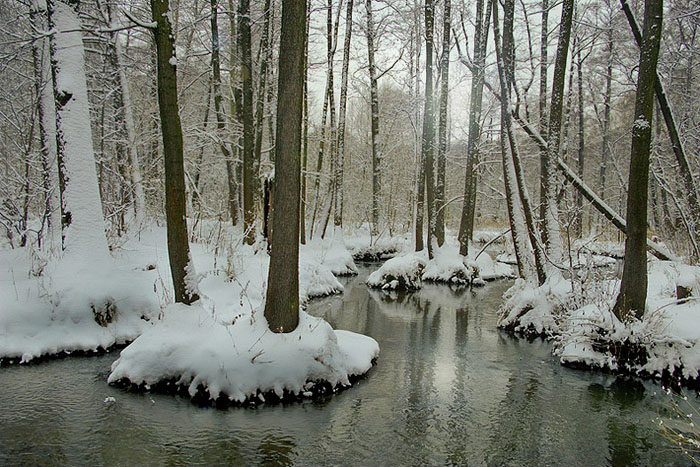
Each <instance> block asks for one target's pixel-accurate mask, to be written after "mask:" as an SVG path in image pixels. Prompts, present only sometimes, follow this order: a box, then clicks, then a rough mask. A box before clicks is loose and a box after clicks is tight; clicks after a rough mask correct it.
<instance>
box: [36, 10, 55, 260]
mask: <svg viewBox="0 0 700 467" xmlns="http://www.w3.org/2000/svg"><path fill="white" fill-rule="evenodd" d="M29 18H30V21H31V23H32V26H33V27H34V28H35V29H36V30H37V31H43V30H46V29H48V25H47V23H46V18H47V13H46V0H33V2H32V4H31V9H30V11H29ZM32 59H33V65H34V87H35V91H36V95H37V97H38V99H39V106H38V107H39V109H38V110H39V115H38V117H39V140H40V143H41V170H42V182H43V186H42V188H43V191H44V217H45V219H46V224H47V229H46V232H47V233H46V235H45V237H44V238H45V239H48V246H49V250H52V251H58V250H60V248H61V201H60V197H59V190H58V165H57V155H56V104H55V102H54V93H53V82H52V81H51V57H50V50H49V39H48V38H42V39H38V40H35V41H34V42H32Z"/></svg>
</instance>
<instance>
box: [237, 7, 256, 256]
mask: <svg viewBox="0 0 700 467" xmlns="http://www.w3.org/2000/svg"><path fill="white" fill-rule="evenodd" d="M238 52H239V54H240V57H241V61H240V65H241V88H242V96H241V97H242V109H241V110H242V118H243V231H244V235H245V236H244V239H243V240H244V242H245V243H246V244H248V245H252V244H253V243H254V242H255V204H256V199H257V186H258V183H257V180H258V174H257V173H256V172H255V162H254V154H253V145H254V143H255V127H254V126H253V63H252V57H251V49H250V0H239V2H238Z"/></svg>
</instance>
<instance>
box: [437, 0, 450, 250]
mask: <svg viewBox="0 0 700 467" xmlns="http://www.w3.org/2000/svg"><path fill="white" fill-rule="evenodd" d="M443 7H444V13H443V27H442V54H441V56H440V80H441V81H440V104H439V109H438V112H439V121H438V150H437V177H436V184H435V239H436V240H437V244H438V246H442V244H443V243H445V206H444V203H445V189H446V187H445V162H446V158H447V103H448V99H449V89H450V87H449V77H450V28H451V26H450V14H451V12H452V5H451V2H450V0H444V5H443Z"/></svg>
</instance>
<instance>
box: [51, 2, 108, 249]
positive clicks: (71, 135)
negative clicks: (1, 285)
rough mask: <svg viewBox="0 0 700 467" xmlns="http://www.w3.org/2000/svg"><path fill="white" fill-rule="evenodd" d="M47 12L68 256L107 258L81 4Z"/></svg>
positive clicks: (59, 5) (54, 7) (53, 7)
mask: <svg viewBox="0 0 700 467" xmlns="http://www.w3.org/2000/svg"><path fill="white" fill-rule="evenodd" d="M47 11H48V25H49V28H50V29H51V30H54V31H55V34H52V35H51V40H50V51H51V74H52V79H53V89H54V102H55V108H56V154H57V160H58V169H59V172H58V177H59V188H60V198H61V222H62V227H63V249H64V255H65V256H64V257H67V256H69V255H70V256H73V257H74V258H85V257H90V258H93V259H96V258H106V257H108V256H109V251H108V248H107V238H106V236H105V230H104V218H103V216H102V204H101V201H100V190H99V186H98V182H97V173H96V171H95V151H94V148H93V145H92V138H91V136H90V110H89V104H88V94H87V79H86V76H85V52H84V48H83V37H82V32H81V31H82V25H81V24H80V19H79V17H78V4H77V2H73V1H62V0H49V1H48V2H47ZM86 132H87V136H86Z"/></svg>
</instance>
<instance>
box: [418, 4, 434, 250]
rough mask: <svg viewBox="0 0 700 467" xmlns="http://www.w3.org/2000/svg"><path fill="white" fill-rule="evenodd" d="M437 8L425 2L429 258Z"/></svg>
mask: <svg viewBox="0 0 700 467" xmlns="http://www.w3.org/2000/svg"><path fill="white" fill-rule="evenodd" d="M434 12H435V6H434V4H433V0H425V107H424V111H423V137H422V144H421V154H422V156H421V158H422V159H423V167H424V169H423V173H424V174H425V190H426V203H425V211H426V214H427V215H426V218H427V221H428V257H429V258H430V259H432V258H433V237H434V235H435V211H434V209H435V172H434V160H433V149H434V148H433V145H434V143H433V141H434V138H435V134H434V133H435V130H434V125H435V122H434V120H435V117H434V115H433V26H434Z"/></svg>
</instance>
